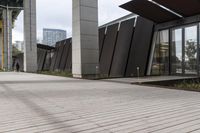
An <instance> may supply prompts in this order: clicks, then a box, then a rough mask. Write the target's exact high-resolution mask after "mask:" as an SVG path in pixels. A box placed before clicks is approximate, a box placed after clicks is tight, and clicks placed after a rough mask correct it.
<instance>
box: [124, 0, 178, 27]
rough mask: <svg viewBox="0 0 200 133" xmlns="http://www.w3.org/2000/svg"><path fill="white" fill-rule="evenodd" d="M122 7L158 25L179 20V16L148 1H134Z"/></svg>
mask: <svg viewBox="0 0 200 133" xmlns="http://www.w3.org/2000/svg"><path fill="white" fill-rule="evenodd" d="M120 7H122V8H124V9H126V10H128V11H131V12H133V13H135V14H138V15H140V16H142V17H144V18H147V19H149V20H152V21H154V22H157V23H162V22H167V21H170V20H175V19H179V17H178V16H176V15H174V14H173V13H171V12H169V11H167V10H165V9H163V8H161V7H159V6H158V5H156V4H153V3H151V2H149V1H148V0H132V1H130V2H128V3H126V4H124V5H121V6H120Z"/></svg>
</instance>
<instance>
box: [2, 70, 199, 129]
mask: <svg viewBox="0 0 200 133" xmlns="http://www.w3.org/2000/svg"><path fill="white" fill-rule="evenodd" d="M7 132H8V133H32V132H38V133H39V132H41V133H59V132H60V133H188V132H194V133H200V93H196V92H186V91H177V90H167V89H161V88H153V87H142V86H135V85H129V84H120V83H112V82H105V81H88V80H77V79H68V78H61V77H53V76H45V75H36V74H24V73H0V133H7Z"/></svg>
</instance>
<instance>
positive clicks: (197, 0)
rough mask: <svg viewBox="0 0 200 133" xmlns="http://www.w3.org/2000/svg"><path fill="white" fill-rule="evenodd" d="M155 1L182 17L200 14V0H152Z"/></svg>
mask: <svg viewBox="0 0 200 133" xmlns="http://www.w3.org/2000/svg"><path fill="white" fill-rule="evenodd" d="M154 1H155V2H157V3H159V4H161V5H163V6H165V7H167V8H169V9H171V10H173V11H175V12H176V13H178V14H180V15H183V16H184V17H188V16H193V15H197V14H200V0H154Z"/></svg>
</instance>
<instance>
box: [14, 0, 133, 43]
mask: <svg viewBox="0 0 200 133" xmlns="http://www.w3.org/2000/svg"><path fill="white" fill-rule="evenodd" d="M127 1H129V0H99V25H102V24H105V23H107V22H110V21H112V20H115V19H117V18H120V17H122V16H124V15H127V14H129V13H130V12H128V11H125V10H123V9H121V8H119V5H121V4H123V3H125V2H127ZM43 28H55V29H63V30H67V34H68V37H70V36H71V31H72V0H37V38H38V39H39V40H42V29H43ZM18 40H19V41H22V40H23V12H22V13H20V15H19V17H18V18H17V20H16V22H15V28H14V29H13V42H15V41H18Z"/></svg>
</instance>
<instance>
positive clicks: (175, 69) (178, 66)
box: [171, 29, 183, 74]
mask: <svg viewBox="0 0 200 133" xmlns="http://www.w3.org/2000/svg"><path fill="white" fill-rule="evenodd" d="M171 45H172V46H171V55H172V57H171V74H182V70H183V67H182V63H183V56H182V50H183V48H182V29H175V30H173V31H172V44H171Z"/></svg>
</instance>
